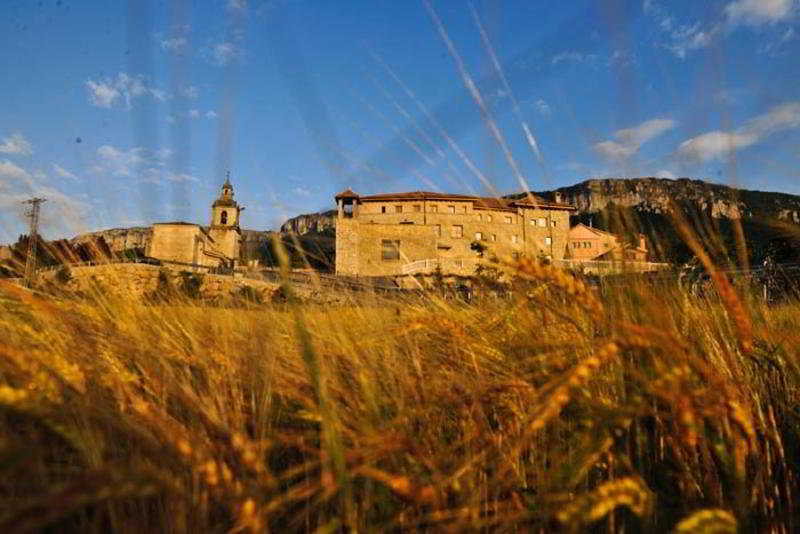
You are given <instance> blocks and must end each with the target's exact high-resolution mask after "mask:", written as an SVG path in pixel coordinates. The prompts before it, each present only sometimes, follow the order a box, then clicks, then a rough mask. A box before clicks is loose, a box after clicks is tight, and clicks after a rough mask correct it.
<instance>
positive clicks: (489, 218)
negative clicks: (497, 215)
mask: <svg viewBox="0 0 800 534" xmlns="http://www.w3.org/2000/svg"><path fill="white" fill-rule="evenodd" d="M486 222H492V214H491V213H487V214H486Z"/></svg>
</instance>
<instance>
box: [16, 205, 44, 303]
mask: <svg viewBox="0 0 800 534" xmlns="http://www.w3.org/2000/svg"><path fill="white" fill-rule="evenodd" d="M45 201H47V199H46V198H39V197H34V198H31V199H29V200H25V201H23V202H22V203H23V204H30V205H31V209H30V211H28V212H27V213H26V215H27V216H28V219H29V221H30V229H29V230H28V257H27V260H26V261H25V287H31V285H33V280H34V277H35V276H36V245H37V242H38V241H39V207H40V206H41V204H42V202H45Z"/></svg>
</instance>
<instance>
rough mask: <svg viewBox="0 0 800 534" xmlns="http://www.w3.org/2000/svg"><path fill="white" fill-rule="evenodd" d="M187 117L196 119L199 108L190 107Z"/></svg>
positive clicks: (198, 115) (198, 114)
mask: <svg viewBox="0 0 800 534" xmlns="http://www.w3.org/2000/svg"><path fill="white" fill-rule="evenodd" d="M189 117H190V118H192V119H197V118H199V117H200V110H199V109H190V110H189Z"/></svg>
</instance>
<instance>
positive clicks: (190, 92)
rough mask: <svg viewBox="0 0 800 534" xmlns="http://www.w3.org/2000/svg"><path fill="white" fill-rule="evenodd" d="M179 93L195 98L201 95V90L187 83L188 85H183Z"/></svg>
mask: <svg viewBox="0 0 800 534" xmlns="http://www.w3.org/2000/svg"><path fill="white" fill-rule="evenodd" d="M178 94H179V95H181V96H182V97H185V98H189V99H191V100H194V99H196V98H197V97H198V96H200V90H199V89H198V88H197V87H195V86H194V85H187V86H186V87H181V88H180V89H179V90H178Z"/></svg>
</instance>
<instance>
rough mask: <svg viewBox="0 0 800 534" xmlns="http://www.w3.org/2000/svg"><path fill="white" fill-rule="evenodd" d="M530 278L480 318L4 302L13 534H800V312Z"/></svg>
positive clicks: (3, 444)
mask: <svg viewBox="0 0 800 534" xmlns="http://www.w3.org/2000/svg"><path fill="white" fill-rule="evenodd" d="M516 268H517V275H518V276H519V277H521V278H522V279H524V280H525V281H526V283H525V284H523V287H522V288H521V289H520V290H519V291H518V292H517V293H516V294H515V296H514V298H512V299H511V300H493V299H486V300H482V301H480V302H478V303H475V304H472V305H464V304H461V303H457V302H454V301H444V300H440V299H437V298H435V297H430V298H416V299H412V298H404V299H403V300H402V301H390V300H388V299H387V300H385V301H384V302H382V303H380V302H379V303H378V304H375V302H374V301H371V303H370V305H364V306H359V305H354V306H352V307H338V308H321V307H312V306H303V305H299V304H293V303H291V302H290V303H289V304H288V305H285V306H272V305H264V306H254V307H250V308H247V309H223V308H213V307H205V306H201V305H197V304H195V303H193V302H191V301H188V300H187V301H184V302H180V303H175V302H173V303H172V304H170V305H145V304H142V303H140V302H136V301H133V300H126V299H116V298H113V297H109V298H104V297H99V296H98V297H96V298H88V297H84V298H81V299H70V298H56V297H48V296H37V295H34V294H31V293H29V292H27V291H25V290H22V289H20V288H17V287H15V286H11V285H8V284H3V285H0V417H2V425H0V475H2V476H1V477H0V480H1V481H0V530H2V531H3V532H8V531H12V530H14V531H32V530H37V529H40V528H43V527H50V528H52V529H54V530H81V531H108V530H114V531H122V532H144V531H169V532H238V531H277V532H282V531H313V532H317V531H318V532H333V531H339V530H363V531H383V530H392V529H410V530H413V529H423V530H452V531H463V530H476V529H485V530H501V531H506V530H509V531H541V532H545V531H553V530H573V531H579V530H582V529H586V528H588V527H590V526H594V528H598V529H600V530H601V531H609V532H622V531H623V530H624V531H625V532H639V531H651V532H664V531H669V530H672V529H675V530H676V531H678V532H696V531H706V532H728V531H733V530H732V529H735V528H736V527H737V524H738V527H739V528H740V529H743V530H760V531H772V532H789V531H790V530H791V529H793V528H796V525H797V521H798V519H800V518H798V513H797V511H796V510H797V509H798V503H797V502H796V497H795V495H797V494H798V491H799V490H800V487H798V482H797V461H798V456H799V454H800V453H799V452H798V445H797V444H798V443H800V440H799V439H798V438H800V436H799V434H800V421H798V412H797V406H798V400H799V399H798V391H799V390H798V351H799V350H800V349H798V347H800V328H798V326H800V313H799V312H800V306H798V305H797V304H796V303H786V304H783V305H780V306H774V307H766V306H765V305H763V304H762V303H759V302H758V301H757V300H756V299H755V298H750V297H749V296H747V295H746V294H743V293H741V291H740V290H737V289H736V288H735V286H733V285H732V284H730V283H727V280H726V282H722V283H720V282H719V281H718V280H717V278H720V277H723V276H724V275H723V274H722V273H718V274H716V275H715V277H716V278H715V280H717V283H718V286H717V287H718V291H719V294H720V295H721V297H707V298H697V297H691V296H689V295H687V294H686V293H684V292H682V291H681V290H680V289H679V288H678V287H677V286H676V285H673V284H670V283H667V282H664V283H659V284H645V283H641V284H634V285H627V286H624V287H621V288H616V289H615V288H606V289H605V290H604V291H603V292H598V291H596V290H594V289H591V288H589V287H588V286H587V285H585V283H584V282H582V281H580V280H578V279H576V278H574V277H572V276H571V275H569V274H567V273H566V272H563V271H559V270H556V269H552V268H550V267H547V266H541V265H537V264H534V263H531V262H523V263H521V264H520V265H518V266H516ZM0 284H2V282H0ZM720 284H721V285H720Z"/></svg>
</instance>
